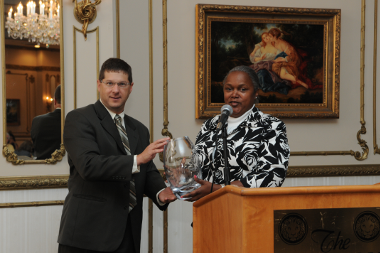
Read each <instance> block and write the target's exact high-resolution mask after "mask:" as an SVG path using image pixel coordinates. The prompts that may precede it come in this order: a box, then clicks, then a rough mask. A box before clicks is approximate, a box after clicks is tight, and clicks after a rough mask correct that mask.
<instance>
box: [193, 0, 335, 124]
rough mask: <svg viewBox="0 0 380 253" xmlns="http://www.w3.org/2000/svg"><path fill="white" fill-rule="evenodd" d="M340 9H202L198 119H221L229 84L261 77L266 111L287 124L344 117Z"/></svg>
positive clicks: (198, 16)
mask: <svg viewBox="0 0 380 253" xmlns="http://www.w3.org/2000/svg"><path fill="white" fill-rule="evenodd" d="M340 20H341V13H340V10H338V9H305V8H302V9H301V8H281V7H254V6H234V5H209V4H198V5H197V6H196V118H198V119H199V118H210V117H213V116H215V115H217V114H219V113H220V108H221V106H222V105H223V104H224V97H223V79H224V77H225V76H226V74H227V73H228V71H229V70H230V69H232V68H233V67H236V66H239V65H246V66H249V67H251V68H253V69H254V70H255V72H256V74H257V76H258V78H259V86H260V90H259V96H258V99H259V104H257V107H258V108H260V110H262V111H263V112H265V113H269V114H271V115H273V116H276V117H279V118H339V79H340V76H339V62H340Z"/></svg>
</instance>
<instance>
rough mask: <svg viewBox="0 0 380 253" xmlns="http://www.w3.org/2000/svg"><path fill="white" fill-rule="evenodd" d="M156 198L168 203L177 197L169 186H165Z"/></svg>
mask: <svg viewBox="0 0 380 253" xmlns="http://www.w3.org/2000/svg"><path fill="white" fill-rule="evenodd" d="M158 198H159V200H160V201H161V202H162V203H165V204H166V203H170V202H173V201H174V200H176V199H177V197H176V196H175V195H174V193H173V192H172V189H170V187H166V188H165V189H164V190H163V191H162V192H160V194H158Z"/></svg>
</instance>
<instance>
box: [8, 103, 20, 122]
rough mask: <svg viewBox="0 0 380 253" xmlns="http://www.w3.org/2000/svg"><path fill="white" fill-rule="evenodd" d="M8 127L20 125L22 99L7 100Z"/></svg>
mask: <svg viewBox="0 0 380 253" xmlns="http://www.w3.org/2000/svg"><path fill="white" fill-rule="evenodd" d="M6 112H7V126H19V125H20V99H7V107H6Z"/></svg>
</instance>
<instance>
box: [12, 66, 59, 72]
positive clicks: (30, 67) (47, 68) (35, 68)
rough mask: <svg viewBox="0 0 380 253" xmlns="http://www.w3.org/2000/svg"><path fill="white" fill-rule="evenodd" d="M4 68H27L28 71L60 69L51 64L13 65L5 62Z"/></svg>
mask: <svg viewBox="0 0 380 253" xmlns="http://www.w3.org/2000/svg"><path fill="white" fill-rule="evenodd" d="M5 68H6V69H16V70H28V71H57V72H58V71H61V68H60V67H52V66H26V65H14V64H6V65H5Z"/></svg>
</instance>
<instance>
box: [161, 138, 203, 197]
mask: <svg viewBox="0 0 380 253" xmlns="http://www.w3.org/2000/svg"><path fill="white" fill-rule="evenodd" d="M193 149H194V145H193V143H192V142H191V140H190V139H189V137H187V136H184V137H179V138H176V139H171V140H170V141H169V142H168V144H166V145H165V147H164V169H165V175H166V178H167V180H168V183H169V185H170V188H171V189H172V191H173V193H174V194H175V195H176V197H177V199H183V198H181V196H182V195H185V194H187V193H189V192H192V191H193V190H195V189H197V188H199V187H200V186H201V185H200V184H199V183H197V182H196V181H195V180H194V176H197V177H198V178H201V173H200V166H199V162H198V161H197V160H198V159H197V158H196V156H195V155H193Z"/></svg>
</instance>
